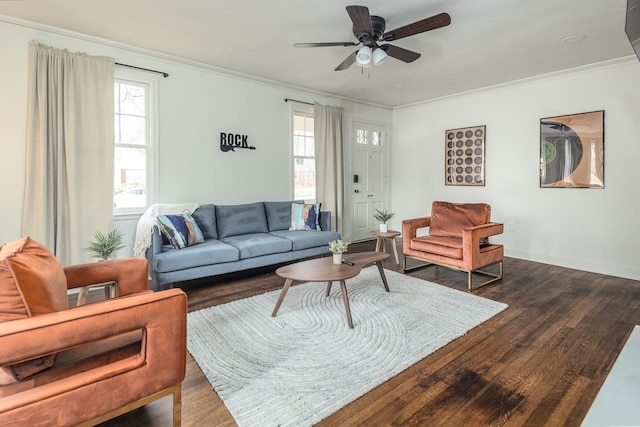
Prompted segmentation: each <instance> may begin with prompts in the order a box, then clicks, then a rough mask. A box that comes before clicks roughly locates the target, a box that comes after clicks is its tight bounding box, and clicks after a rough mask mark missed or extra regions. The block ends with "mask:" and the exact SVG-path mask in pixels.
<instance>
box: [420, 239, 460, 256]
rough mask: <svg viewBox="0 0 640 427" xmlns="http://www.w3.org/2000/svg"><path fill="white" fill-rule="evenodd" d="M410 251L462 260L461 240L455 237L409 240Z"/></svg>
mask: <svg viewBox="0 0 640 427" xmlns="http://www.w3.org/2000/svg"><path fill="white" fill-rule="evenodd" d="M411 249H413V250H416V251H422V252H428V253H431V254H437V255H442V256H446V257H449V258H455V259H462V239H460V238H457V237H442V236H423V237H416V238H413V239H411Z"/></svg>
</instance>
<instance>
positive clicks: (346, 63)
mask: <svg viewBox="0 0 640 427" xmlns="http://www.w3.org/2000/svg"><path fill="white" fill-rule="evenodd" d="M357 54H358V51H357V50H356V51H354V52H353V53H352V54H351V55H349V56H347V59H345V60H344V61H342V63H341V64H340V65H338V66H337V67H336V69H335V70H334V71H342V70H346V69H347V68H349V67H351V65H353V63H354V62H356V55H357Z"/></svg>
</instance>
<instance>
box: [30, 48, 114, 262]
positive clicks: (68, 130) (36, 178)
mask: <svg viewBox="0 0 640 427" xmlns="http://www.w3.org/2000/svg"><path fill="white" fill-rule="evenodd" d="M113 85H114V59H113V58H107V57H92V56H88V55H86V54H84V53H71V52H69V51H67V50H59V49H54V48H52V47H48V46H44V45H42V44H40V43H37V42H35V41H31V42H29V90H28V92H29V94H28V96H29V99H28V110H27V141H26V160H25V161H26V164H25V170H26V179H25V193H24V202H23V208H22V209H23V210H22V235H23V236H30V237H31V238H33V239H35V240H37V241H39V242H40V243H42V244H44V245H45V246H47V247H48V248H49V249H50V250H51V251H52V252H53V253H54V254H55V255H56V257H57V258H58V260H59V261H60V263H62V264H63V265H68V264H76V263H80V262H85V261H87V260H88V256H87V253H86V250H85V249H84V248H85V247H86V246H87V245H88V242H89V241H90V240H91V239H92V237H93V234H94V233H95V232H96V231H101V232H103V233H104V232H106V231H108V229H109V227H110V225H111V222H112V220H113V150H114V149H113V132H114V130H113V105H114V104H113V103H114V98H113Z"/></svg>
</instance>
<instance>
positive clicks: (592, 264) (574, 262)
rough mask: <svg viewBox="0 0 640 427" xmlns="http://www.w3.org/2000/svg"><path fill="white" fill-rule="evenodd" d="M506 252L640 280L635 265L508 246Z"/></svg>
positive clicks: (506, 254)
mask: <svg viewBox="0 0 640 427" xmlns="http://www.w3.org/2000/svg"><path fill="white" fill-rule="evenodd" d="M504 254H505V256H508V257H511V258H518V259H524V260H527V261H535V262H541V263H543V264H551V265H557V266H560V267H566V268H573V269H575V270H583V271H589V272H591V273H599V274H606V275H609V276H616V277H622V278H625V279H631V280H640V268H638V267H633V266H627V265H621V264H611V263H606V262H602V261H600V260H593V259H585V258H578V257H568V256H564V255H557V254H544V253H538V252H531V251H525V250H519V249H509V248H507V247H505V249H504Z"/></svg>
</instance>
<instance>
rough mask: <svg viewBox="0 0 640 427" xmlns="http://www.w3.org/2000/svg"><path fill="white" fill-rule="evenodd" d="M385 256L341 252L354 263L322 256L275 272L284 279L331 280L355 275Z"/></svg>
mask: <svg viewBox="0 0 640 427" xmlns="http://www.w3.org/2000/svg"><path fill="white" fill-rule="evenodd" d="M387 258H389V254H385V253H381V252H358V253H353V254H343V255H342V259H345V260H347V261H351V262H352V263H353V264H354V265H348V264H339V265H338V264H334V263H333V259H332V257H323V258H316V259H312V260H309V261H302V262H297V263H295V264H289V265H286V266H284V267H280V268H278V269H277V270H276V274H277V275H278V276H280V277H283V278H285V279H291V280H298V281H305V282H333V281H339V280H346V279H350V278H352V277H355V276H357V275H358V274H360V271H361V270H362V269H363V268H365V267H368V266H370V265H373V264H375V263H376V262H378V261H382V260H384V259H387Z"/></svg>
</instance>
